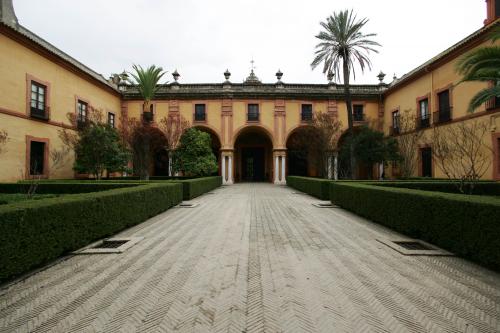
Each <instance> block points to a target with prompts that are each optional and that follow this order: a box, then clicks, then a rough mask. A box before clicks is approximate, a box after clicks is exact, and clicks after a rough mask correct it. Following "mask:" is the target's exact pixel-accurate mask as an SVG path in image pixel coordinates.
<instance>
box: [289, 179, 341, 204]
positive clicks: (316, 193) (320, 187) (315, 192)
mask: <svg viewBox="0 0 500 333" xmlns="http://www.w3.org/2000/svg"><path fill="white" fill-rule="evenodd" d="M330 183H332V180H330V179H323V178H312V177H300V176H288V177H287V178H286V184H287V185H288V186H290V187H292V188H294V189H296V190H299V191H301V192H305V193H307V194H309V195H312V196H313V197H316V198H318V199H321V200H328V199H329V198H330V187H329V186H330Z"/></svg>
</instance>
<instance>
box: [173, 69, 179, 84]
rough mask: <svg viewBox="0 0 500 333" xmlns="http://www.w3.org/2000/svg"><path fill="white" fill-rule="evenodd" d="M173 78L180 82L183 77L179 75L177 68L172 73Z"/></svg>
mask: <svg viewBox="0 0 500 333" xmlns="http://www.w3.org/2000/svg"><path fill="white" fill-rule="evenodd" d="M172 76H173V77H174V80H175V82H177V80H179V76H181V75H180V74H179V72H177V68H176V69H175V71H174V72H173V73H172Z"/></svg>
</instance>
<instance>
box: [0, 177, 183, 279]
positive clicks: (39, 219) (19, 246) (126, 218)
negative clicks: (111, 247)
mask: <svg viewBox="0 0 500 333" xmlns="http://www.w3.org/2000/svg"><path fill="white" fill-rule="evenodd" d="M181 200H182V186H181V185H180V184H176V183H152V184H146V185H141V186H135V187H132V188H119V189H114V190H109V191H104V192H96V193H85V194H74V195H66V196H62V197H58V198H49V199H42V200H32V201H23V202H19V203H15V204H7V205H2V206H0V221H1V223H0V253H1V254H2V255H1V256H0V281H5V280H7V279H10V278H12V277H14V276H16V275H19V274H21V273H24V272H26V271H28V270H30V269H33V268H35V267H38V266H41V265H43V264H46V263H47V262H49V261H51V260H54V259H55V258H57V257H59V256H61V255H63V254H64V253H67V252H69V251H73V250H76V249H78V248H81V247H83V246H85V245H87V244H89V243H91V242H93V241H95V240H97V239H100V238H103V237H106V236H110V235H113V234H115V233H117V232H119V231H120V230H123V229H125V228H127V227H130V226H133V225H136V224H138V223H141V222H143V221H145V220H146V219H148V218H150V217H152V216H155V215H157V214H159V213H161V212H163V211H165V210H167V209H168V208H170V207H172V206H173V205H176V204H177V203H179V202H180V201H181Z"/></svg>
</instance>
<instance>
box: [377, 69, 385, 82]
mask: <svg viewBox="0 0 500 333" xmlns="http://www.w3.org/2000/svg"><path fill="white" fill-rule="evenodd" d="M377 77H378V80H379V82H380V84H383V83H384V78H385V74H384V72H382V71H380V73H378V75H377Z"/></svg>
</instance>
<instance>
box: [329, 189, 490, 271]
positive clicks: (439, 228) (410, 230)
mask: <svg viewBox="0 0 500 333" xmlns="http://www.w3.org/2000/svg"><path fill="white" fill-rule="evenodd" d="M330 198H331V201H332V202H333V203H335V204H337V205H340V206H341V207H343V208H345V209H347V210H350V211H352V212H354V213H356V214H358V215H360V216H363V217H366V218H368V219H370V220H373V221H374V222H377V223H380V224H383V225H385V226H387V227H389V228H392V229H394V230H396V231H398V232H401V233H404V234H406V235H408V236H411V237H415V238H420V239H423V240H425V241H428V242H430V243H433V244H436V245H438V246H440V247H442V248H444V249H447V250H449V251H451V252H453V253H455V254H457V255H459V256H462V257H465V258H468V259H471V260H473V261H476V262H478V263H480V264H483V265H485V266H487V267H490V268H493V269H495V270H500V242H499V241H498V240H499V239H500V220H499V219H498V217H499V216H500V200H498V199H497V198H495V197H486V196H485V197H479V196H467V195H463V194H452V193H441V192H428V191H420V190H413V189H404V188H392V187H383V186H373V185H369V184H361V183H357V184H356V183H344V182H342V183H336V182H335V183H332V184H331V185H330Z"/></svg>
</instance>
